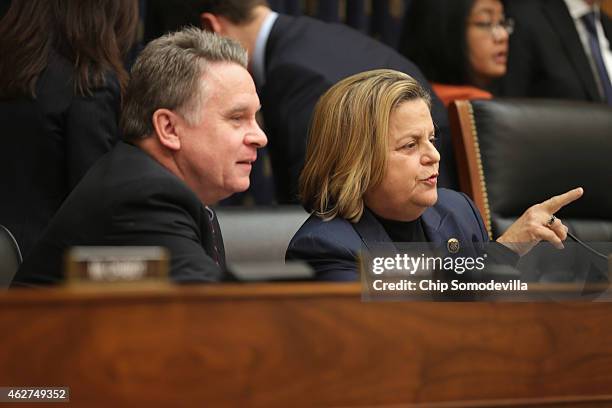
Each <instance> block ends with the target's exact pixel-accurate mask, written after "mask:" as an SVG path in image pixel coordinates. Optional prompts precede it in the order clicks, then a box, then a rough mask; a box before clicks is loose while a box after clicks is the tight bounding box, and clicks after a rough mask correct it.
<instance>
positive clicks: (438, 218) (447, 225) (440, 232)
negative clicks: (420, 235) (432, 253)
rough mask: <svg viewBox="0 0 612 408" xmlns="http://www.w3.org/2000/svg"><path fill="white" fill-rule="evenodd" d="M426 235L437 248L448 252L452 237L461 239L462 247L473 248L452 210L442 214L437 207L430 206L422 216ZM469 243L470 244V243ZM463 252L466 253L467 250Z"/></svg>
mask: <svg viewBox="0 0 612 408" xmlns="http://www.w3.org/2000/svg"><path fill="white" fill-rule="evenodd" d="M421 220H422V221H423V229H424V230H425V236H426V237H427V239H428V240H429V242H431V243H432V244H433V247H434V248H435V249H437V250H442V251H443V252H447V251H448V249H447V243H448V240H449V239H451V238H455V239H457V240H458V241H459V243H460V245H461V248H463V249H464V250H465V249H466V248H471V243H470V241H469V240H467V239H466V237H465V235H464V231H463V229H462V228H461V227H460V226H459V225H458V224H457V220H456V218H455V217H453V216H452V214H451V213H450V212H448V213H446V214H444V215H443V216H442V215H440V213H439V212H438V210H437V209H436V207H435V206H434V207H430V208H428V209H427V211H425V212H424V213H423V215H422V216H421ZM468 243H469V244H468ZM461 253H463V254H465V251H462V252H461Z"/></svg>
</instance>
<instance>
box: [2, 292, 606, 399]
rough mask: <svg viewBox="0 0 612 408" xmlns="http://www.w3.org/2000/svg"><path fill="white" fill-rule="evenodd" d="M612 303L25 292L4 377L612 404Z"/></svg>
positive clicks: (206, 392) (79, 383) (86, 390)
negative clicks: (405, 300) (443, 301)
mask: <svg viewBox="0 0 612 408" xmlns="http://www.w3.org/2000/svg"><path fill="white" fill-rule="evenodd" d="M610 316H612V304H610V303H598V304H595V303H564V304H562V303H429V302H412V303H408V302H403V303H402V302H379V303H362V302H361V301H360V288H359V285H357V284H348V285H343V284H338V285H334V284H330V285H320V284H277V285H270V284H268V285H266V284H257V285H225V286H224V285H219V286H214V287H205V286H203V287H189V288H187V287H185V288H174V287H170V288H159V289H150V290H143V291H113V290H102V291H82V292H81V291H75V290H62V289H56V290H48V291H21V292H11V293H8V294H7V295H4V296H3V297H0V330H1V333H2V343H1V349H0V367H1V370H0V384H2V385H30V386H34V385H58V386H59V385H66V386H70V387H71V400H72V403H71V405H75V406H89V407H108V406H212V407H217V406H236V407H244V406H248V407H317V406H326V407H327V406H393V405H396V404H407V403H410V404H415V403H420V404H419V405H414V406H432V407H433V406H439V407H442V406H444V407H451V406H452V407H458V406H585V407H586V406H610V405H612V397H611V396H610V394H612V370H611V368H612V326H611V325H610V319H611V317H610ZM589 400H590V402H589ZM538 401H539V402H538ZM564 401H565V402H564ZM424 403H428V404H429V403H435V405H421V404H424ZM581 403H582V404H589V405H580V404H581ZM440 404H442V405H440ZM479 404H480V405H479ZM504 404H505V405H504ZM529 404H536V405H529ZM538 404H539V405H538ZM568 404H569V405H568ZM599 404H607V405H599ZM21 406H23V405H21ZM45 406H50V405H46V404H45ZM58 406H61V405H58ZM64 406H65V405H64Z"/></svg>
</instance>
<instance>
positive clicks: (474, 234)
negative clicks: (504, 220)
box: [285, 189, 489, 281]
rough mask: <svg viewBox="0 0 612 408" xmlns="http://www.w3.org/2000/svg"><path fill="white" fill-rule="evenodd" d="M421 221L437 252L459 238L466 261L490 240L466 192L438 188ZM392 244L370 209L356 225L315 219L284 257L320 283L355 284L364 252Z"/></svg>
mask: <svg viewBox="0 0 612 408" xmlns="http://www.w3.org/2000/svg"><path fill="white" fill-rule="evenodd" d="M421 220H422V224H423V229H424V231H425V236H426V237H427V239H428V241H429V242H431V243H433V247H434V248H443V247H445V246H446V244H447V241H448V240H449V239H450V238H456V239H457V240H459V242H460V244H461V247H462V248H463V250H462V256H478V254H479V252H478V250H477V248H476V247H475V245H476V243H486V242H488V241H489V236H488V234H487V230H486V229H485V226H484V223H483V221H482V218H481V217H480V213H479V212H478V210H477V209H476V207H475V206H474V204H473V203H472V201H471V200H470V199H469V198H468V197H467V196H466V195H465V194H463V193H457V192H455V191H452V190H446V189H439V190H438V201H437V202H436V204H435V205H434V206H433V207H430V208H428V209H427V210H426V211H425V212H424V213H423V215H422V216H421ZM390 242H391V238H389V235H387V232H386V231H385V229H384V228H383V226H382V225H381V224H380V223H379V222H378V220H377V219H376V217H374V215H373V214H372V213H371V212H370V211H369V210H367V209H366V210H365V211H364V213H363V216H362V217H361V219H360V220H359V221H358V222H357V223H355V224H352V223H350V222H349V221H347V220H345V219H343V218H338V217H336V218H334V219H332V220H331V221H323V220H321V219H320V218H319V217H317V216H316V215H314V214H313V215H311V216H310V218H308V219H307V220H306V222H305V223H304V224H303V225H302V226H301V227H300V229H299V230H298V232H296V234H295V235H294V236H293V238H292V239H291V242H290V243H289V248H287V253H286V256H285V258H286V260H287V261H291V260H301V261H306V262H308V264H309V265H310V266H311V267H312V268H313V269H314V270H315V273H316V279H318V280H327V281H354V280H357V279H358V277H359V274H358V265H357V255H358V254H359V252H360V251H362V250H364V249H365V250H372V249H373V247H375V246H377V245H378V244H380V243H390Z"/></svg>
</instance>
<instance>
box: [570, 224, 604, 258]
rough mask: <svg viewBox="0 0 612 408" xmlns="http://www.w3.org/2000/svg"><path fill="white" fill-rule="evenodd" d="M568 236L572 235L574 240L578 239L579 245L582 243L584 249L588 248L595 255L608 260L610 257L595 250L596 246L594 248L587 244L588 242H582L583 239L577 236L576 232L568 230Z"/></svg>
mask: <svg viewBox="0 0 612 408" xmlns="http://www.w3.org/2000/svg"><path fill="white" fill-rule="evenodd" d="M567 236H568V237H570V238H571V239H573V240H574V241H576V242H577V243H578V244H579V245H581V246H582V247H583V248H584V249H586V250H587V251H589V252H590V253H592V254H593V255H596V256H598V257H600V258H603V259H605V260H608V257H607V256H605V255H604V254H602V253H601V252H599V251H597V250H595V249H594V248H592V247H591V246H589V245H587V244H586V243H584V242H582V241H581V240H579V239H578V237H576V236H575V235H574V234H572V233H571V232H569V231H568V232H567Z"/></svg>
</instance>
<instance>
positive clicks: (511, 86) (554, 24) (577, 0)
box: [499, 0, 612, 105]
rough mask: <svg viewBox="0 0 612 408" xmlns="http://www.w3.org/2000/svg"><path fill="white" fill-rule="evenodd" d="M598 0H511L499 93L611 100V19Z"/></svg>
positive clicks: (516, 95) (511, 95) (608, 101)
mask: <svg viewBox="0 0 612 408" xmlns="http://www.w3.org/2000/svg"><path fill="white" fill-rule="evenodd" d="M600 3H601V1H598V0H511V1H508V2H507V4H506V8H507V12H508V15H509V16H510V17H513V18H514V20H515V21H516V30H515V31H516V32H515V34H514V35H513V36H512V38H511V40H510V55H509V59H508V74H507V75H506V76H505V77H504V78H503V80H502V81H501V86H500V88H499V91H500V96H509V97H537V98H560V99H577V100H584V101H591V102H601V103H607V104H608V105H612V84H611V82H610V78H612V19H610V16H608V15H607V14H606V13H605V12H603V10H601V7H600Z"/></svg>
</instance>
